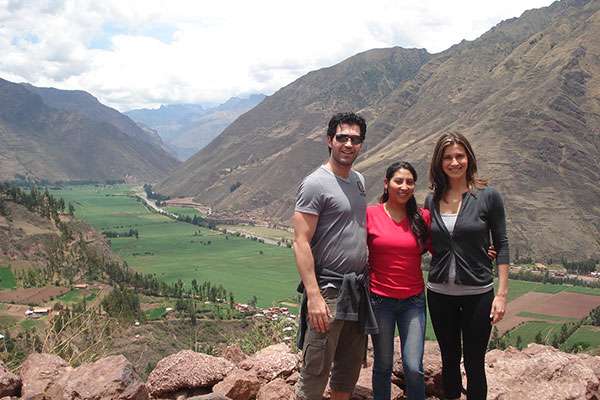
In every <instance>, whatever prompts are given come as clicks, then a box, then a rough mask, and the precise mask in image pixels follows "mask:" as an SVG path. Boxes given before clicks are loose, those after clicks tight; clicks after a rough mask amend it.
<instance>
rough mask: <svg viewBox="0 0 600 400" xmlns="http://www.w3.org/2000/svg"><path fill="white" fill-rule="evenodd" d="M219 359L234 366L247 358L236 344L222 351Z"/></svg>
mask: <svg viewBox="0 0 600 400" xmlns="http://www.w3.org/2000/svg"><path fill="white" fill-rule="evenodd" d="M221 357H223V358H225V359H226V360H229V361H231V362H232V363H234V364H236V365H237V364H239V363H240V362H242V361H244V360H245V359H246V358H248V356H247V355H245V354H244V352H243V351H242V349H241V348H240V346H238V345H237V344H233V345H231V346H227V347H226V348H225V350H223V353H222V354H221Z"/></svg>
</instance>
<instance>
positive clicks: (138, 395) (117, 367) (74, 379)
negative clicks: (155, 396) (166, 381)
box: [63, 355, 149, 400]
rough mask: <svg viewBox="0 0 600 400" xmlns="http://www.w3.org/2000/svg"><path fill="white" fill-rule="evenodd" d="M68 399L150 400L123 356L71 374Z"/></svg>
mask: <svg viewBox="0 0 600 400" xmlns="http://www.w3.org/2000/svg"><path fill="white" fill-rule="evenodd" d="M63 396H64V398H65V399H77V400H79V399H81V400H84V399H88V400H109V399H119V400H146V399H148V397H149V396H148V390H147V389H146V386H145V385H144V383H143V382H142V381H141V380H140V377H139V376H138V375H137V374H136V373H135V371H134V369H133V365H132V364H131V363H130V362H129V361H128V360H127V359H126V358H125V357H124V356H122V355H118V356H110V357H106V358H102V359H100V360H98V361H96V362H93V363H89V364H83V365H81V366H80V367H78V368H75V369H74V370H72V371H70V372H69V373H68V380H67V382H66V383H65V385H64V388H63Z"/></svg>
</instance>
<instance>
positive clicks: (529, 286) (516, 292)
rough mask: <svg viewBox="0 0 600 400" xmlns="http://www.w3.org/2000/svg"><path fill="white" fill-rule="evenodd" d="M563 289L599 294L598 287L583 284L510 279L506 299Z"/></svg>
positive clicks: (510, 299) (553, 292) (555, 291)
mask: <svg viewBox="0 0 600 400" xmlns="http://www.w3.org/2000/svg"><path fill="white" fill-rule="evenodd" d="M563 291H565V292H574V293H580V294H589V295H594V296H600V289H594V288H588V287H583V286H571V285H552V284H549V283H547V284H543V283H539V282H527V281H517V280H514V279H510V281H509V284H508V301H512V300H514V299H516V298H517V297H519V296H522V295H524V294H525V293H529V292H538V293H551V294H555V293H559V292H563Z"/></svg>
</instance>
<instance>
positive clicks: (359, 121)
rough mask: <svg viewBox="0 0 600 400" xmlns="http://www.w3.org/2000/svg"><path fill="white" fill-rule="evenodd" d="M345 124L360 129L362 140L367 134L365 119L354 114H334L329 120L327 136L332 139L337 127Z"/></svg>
mask: <svg viewBox="0 0 600 400" xmlns="http://www.w3.org/2000/svg"><path fill="white" fill-rule="evenodd" d="M342 124H345V125H358V126H359V127H360V137H361V138H362V139H363V140H364V139H365V135H366V134H367V123H366V122H365V119H364V118H363V117H361V116H360V115H358V114H355V113H351V112H350V113H339V114H335V115H334V116H333V117H331V119H330V120H329V126H328V127H327V136H329V137H330V138H333V135H335V132H336V130H337V127H338V126H340V125H342Z"/></svg>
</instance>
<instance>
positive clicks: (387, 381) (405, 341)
mask: <svg viewBox="0 0 600 400" xmlns="http://www.w3.org/2000/svg"><path fill="white" fill-rule="evenodd" d="M371 304H372V306H373V311H374V312H375V315H376V317H377V325H378V326H379V334H377V335H372V336H371V338H372V339H373V350H374V361H373V399H374V400H389V399H390V397H391V390H392V389H391V378H392V368H393V363H394V333H395V331H396V327H398V332H399V334H400V343H401V352H402V366H403V368H404V380H405V382H406V390H405V392H406V397H407V399H408V400H424V399H425V379H424V374H423V351H424V347H425V321H426V319H425V318H426V317H425V311H426V306H425V294H424V293H421V294H418V295H416V296H413V297H409V298H407V299H393V298H389V297H382V296H378V295H376V294H373V293H371Z"/></svg>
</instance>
